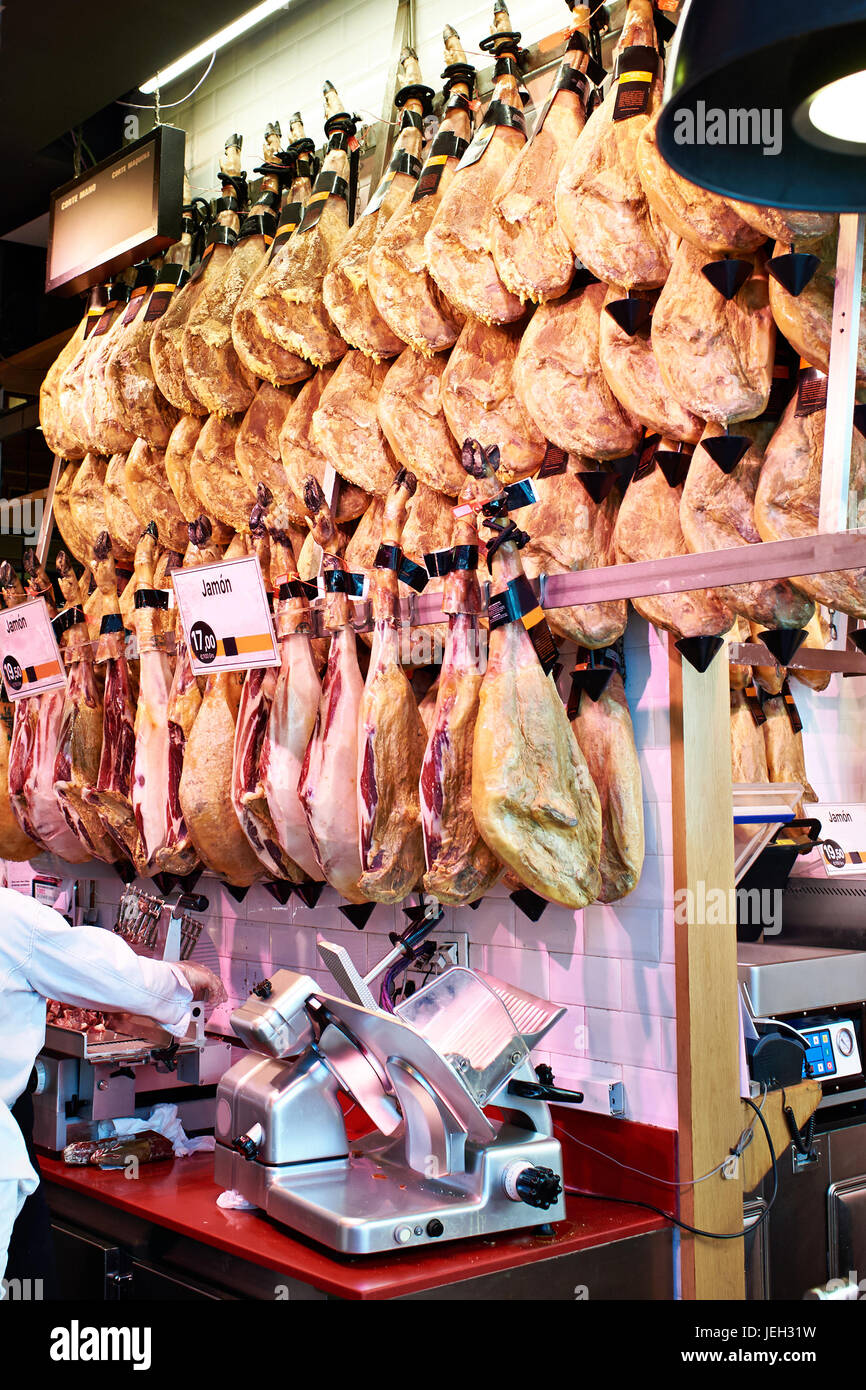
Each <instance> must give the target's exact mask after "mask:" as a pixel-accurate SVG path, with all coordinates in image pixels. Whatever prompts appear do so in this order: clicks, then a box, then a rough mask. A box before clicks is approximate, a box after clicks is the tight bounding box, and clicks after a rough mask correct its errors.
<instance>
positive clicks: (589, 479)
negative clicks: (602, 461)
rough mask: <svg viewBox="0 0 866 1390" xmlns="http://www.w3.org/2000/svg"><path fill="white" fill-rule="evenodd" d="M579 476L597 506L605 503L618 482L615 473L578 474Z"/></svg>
mask: <svg viewBox="0 0 866 1390" xmlns="http://www.w3.org/2000/svg"><path fill="white" fill-rule="evenodd" d="M577 476H578V478H579V479H580V481H581V482H582V483H583V486H584V489H585V491H586V492H588V493H589V495H590V497H591V498H592V500H593V502H595V503H596V504H598V503H601V502H603V501H604V499H605V497H607V495H608V493H609V492H610V490H611V488H612V487H613V485H614V483H615V482H616V474H615V473H578V475H577Z"/></svg>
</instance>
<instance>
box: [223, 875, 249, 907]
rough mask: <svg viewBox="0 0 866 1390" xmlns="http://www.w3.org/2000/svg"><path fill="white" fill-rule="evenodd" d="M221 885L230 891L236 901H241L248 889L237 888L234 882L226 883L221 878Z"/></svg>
mask: <svg viewBox="0 0 866 1390" xmlns="http://www.w3.org/2000/svg"><path fill="white" fill-rule="evenodd" d="M222 885H223V888H224V889H225V890H226V892H227V893H231V895H232V897H233V898H234V900H235V902H236V903H242V902H243V900H244V898H245V897H246V896H247V893H248V892H249V891H250V890H249V888H238V886H237V885H236V884H234V883H226V881H225V879H223V880H222Z"/></svg>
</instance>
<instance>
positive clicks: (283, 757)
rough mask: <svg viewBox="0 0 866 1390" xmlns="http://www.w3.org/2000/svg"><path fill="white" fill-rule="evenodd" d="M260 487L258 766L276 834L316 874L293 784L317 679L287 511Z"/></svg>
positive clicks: (316, 699)
mask: <svg viewBox="0 0 866 1390" xmlns="http://www.w3.org/2000/svg"><path fill="white" fill-rule="evenodd" d="M267 496H268V494H267V490H266V489H265V488H262V487H260V488H259V491H258V499H259V504H260V505H263V506H264V507H265V508H266V511H265V520H266V524H267V527H268V534H269V535H270V539H271V579H272V582H273V585H274V595H275V597H274V622H275V626H276V633H277V640H278V642H279V646H280V668H279V671H278V673H277V677H276V685H275V687H274V692H273V699H272V701H271V708H270V715H269V717H268V723H267V728H266V730H265V735H264V739H263V742H262V749H261V756H260V761H259V768H260V773H261V779H262V785H263V788H264V794H265V796H266V797H267V803H268V809H269V811H270V814H271V819H272V821H273V825H274V829H275V831H276V835H277V839H278V841H279V844H280V846H281V848H282V850H283V852H284V853H285V854H286V855H288V857H289V858H290V859H291V860H293V861H294V863H296V864H298V865H299V866H300V868H301V869H303V871H304V873H305V874H307V875H308V877H310V878H313V879H318V878H321V874H322V870H321V868H320V867H319V861H318V859H317V857H316V849H315V845H314V844H313V841H312V839H311V837H310V828H309V825H308V824H307V817H306V814H305V812H304V807H303V805H302V804H301V798H300V796H299V795H298V784H299V782H300V778H301V769H302V767H303V762H304V754H305V753H306V751H307V748H308V746H309V743H310V739H311V738H312V736H313V730H314V728H315V726H316V716H317V715H318V711H319V704H320V702H321V698H322V683H321V681H320V680H319V675H318V672H317V670H316V661H315V657H314V655H313V647H312V643H311V641H310V635H311V633H312V619H311V614H310V606H309V603H308V602H307V599H306V596H305V594H304V592H303V589H302V588H301V586H300V583H299V582H298V574H297V570H296V566H295V556H294V549H293V544H292V537H291V533H290V531H289V513H288V510H287V508H286V507H285V505H284V504H283V503H282V502H281V501H280V500H279V499H276V498H272V499H271V501H270V502H268V501H267Z"/></svg>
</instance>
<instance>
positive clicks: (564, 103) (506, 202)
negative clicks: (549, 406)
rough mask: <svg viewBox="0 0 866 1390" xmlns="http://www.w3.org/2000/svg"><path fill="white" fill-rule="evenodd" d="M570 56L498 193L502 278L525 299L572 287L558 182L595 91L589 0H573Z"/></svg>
mask: <svg viewBox="0 0 866 1390" xmlns="http://www.w3.org/2000/svg"><path fill="white" fill-rule="evenodd" d="M571 8H572V21H571V23H572V28H571V32H570V34H569V38H568V42H567V44H566V50H565V54H564V56H563V59H562V63H561V65H560V67H559V70H558V72H557V73H556V75H555V77H554V79H553V83H552V85H551V89H550V93H549V95H548V98H547V101H546V102H545V105H544V106H543V107H542V110H541V114H540V115H539V117H538V120H537V122H536V125H535V129H534V131H533V132H532V137H531V139H530V140H529V142H528V144H526V145H524V147H523V149H522V150H521V151H520V152H519V153H518V154H517V156H516V157H515V158H514V159H512V161H511V163H510V164H509V165H508V167H507V168H506V170H505V172H504V174H503V175H502V178H501V180H500V182H499V186H498V187H497V189H496V193H495V195H494V198H493V216H492V219H491V224H490V246H491V251H492V252H493V259H494V261H495V262H496V269H497V270H498V272H499V276H500V279H501V280H502V282H503V284H504V285H505V286H506V288H507V289H509V290H510V291H511V293H512V294H516V295H517V296H518V298H519V299H520V300H521V301H525V300H527V299H531V300H534V301H535V303H536V304H545V303H546V302H547V300H548V299H558V298H559V296H560V295H562V294H565V292H566V290H567V289H568V287H569V285H570V284H571V279H572V275H573V274H574V253H573V252H572V249H571V247H570V245H569V243H568V241H567V240H566V237H565V233H564V232H563V230H562V228H561V227H560V225H559V223H558V222H557V219H556V207H555V194H556V184H557V180H558V179H559V175H560V173H561V172H562V169H563V166H564V165H565V161H566V159H567V158H568V157H569V155H570V154H571V152H572V149H573V147H574V143H575V141H576V140H577V138H578V136H579V135H580V133H581V131H582V130H583V128H584V126H585V124H586V107H585V102H586V99H587V96H588V93H589V91H590V82H589V78H588V77H587V76H586V68H587V65H588V63H589V42H588V32H589V6H588V5H572V7H571Z"/></svg>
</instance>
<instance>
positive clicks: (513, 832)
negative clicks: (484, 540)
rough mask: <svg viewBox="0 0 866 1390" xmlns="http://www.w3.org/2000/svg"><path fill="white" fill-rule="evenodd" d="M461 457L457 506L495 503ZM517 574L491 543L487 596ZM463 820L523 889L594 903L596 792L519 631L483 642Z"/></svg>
mask: <svg viewBox="0 0 866 1390" xmlns="http://www.w3.org/2000/svg"><path fill="white" fill-rule="evenodd" d="M463 457H464V466H465V467H466V469H467V472H468V473H469V474H470V476H469V478H468V480H467V484H466V487H465V488H464V491H463V493H462V494H461V500H463V501H467V502H478V501H481V500H492V498H493V497H495V496H497V495H499V494H500V492H501V485H500V483H499V481H498V479H497V478H496V477H495V476H494V471H493V468H492V466H491V464H490V462H489V461H488V459H487V457H486V456H485V454H484V451H483V450H482V449H481V447H480V446H479V445H478V444H477V443H476V442H475V441H474V440H467V442H466V444H465V446H464V451H463ZM497 539H498V537H497ZM522 573H523V571H522V568H521V564H520V558H519V555H518V551H517V548H516V546H515V544H514V543H513V542H512V541H509V540H506V541H504V542H501V543H500V544H499V546H498V548H497V549H496V551H495V554H494V556H493V586H494V589H495V590H496V591H497V592H499V591H501V590H503V589H505V587H506V586H507V585H508V584H509V583H510V582H511V581H512V580H519V579H520V578H521V576H522ZM472 810H473V813H474V816H475V822H476V824H477V826H478V829H479V830H480V831H481V834H482V836H483V837H484V840H485V841H486V843H487V845H488V846H489V847H490V849H491V850H492V851H493V853H494V854H496V855H497V856H498V858H499V859H501V860H502V862H503V863H504V864H506V865H507V866H508V868H510V869H512V870H513V871H514V873H515V874H516V875H517V877H518V878H519V879H520V882H521V883H523V884H525V885H526V887H527V888H531V889H532V891H533V892H535V893H539V894H541V896H542V897H545V898H549V899H551V901H553V902H558V903H563V904H564V905H565V906H567V907H585V906H586V904H587V903H588V902H592V901H593V900H594V899H595V898H596V897H597V896H598V893H599V890H600V888H601V876H600V874H599V870H598V863H599V856H600V854H601V806H600V802H599V796H598V792H597V791H596V789H595V784H594V783H593V781H592V778H591V777H590V775H589V770H588V768H587V765H586V759H585V758H584V756H583V754H582V753H581V751H580V746H579V744H578V742H577V739H576V738H575V736H574V733H573V732H572V729H571V726H570V724H569V722H568V716H567V714H566V712H565V708H564V706H563V703H562V701H561V699H560V698H559V694H558V692H557V689H556V686H555V685H554V683H553V680H552V678H551V677H550V676H546V675H545V674H544V671H543V669H542V666H541V663H540V662H539V659H538V657H537V655H536V652H535V648H534V647H533V645H532V642H531V640H530V637H529V634H528V632H527V630H526V628H525V627H524V626H523V624H522V623H521V622H509V623H504V624H503V625H502V626H500V627H497V628H495V629H494V630H493V631H492V632H491V633H490V648H489V652H488V660H487V670H486V671H485V673H484V680H483V681H482V684H481V696H480V703H479V710H478V720H477V722H476V725H475V741H474V744H473V752H472Z"/></svg>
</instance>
